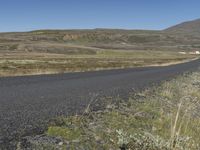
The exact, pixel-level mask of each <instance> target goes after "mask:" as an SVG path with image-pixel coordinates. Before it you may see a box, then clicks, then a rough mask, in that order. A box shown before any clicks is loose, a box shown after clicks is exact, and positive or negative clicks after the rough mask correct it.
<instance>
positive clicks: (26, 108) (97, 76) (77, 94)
mask: <svg viewBox="0 0 200 150" xmlns="http://www.w3.org/2000/svg"><path fill="white" fill-rule="evenodd" d="M199 66H200V60H195V61H192V62H188V63H184V64H179V65H173V66H167V67H145V68H135V69H120V70H109V71H98V72H86V73H68V74H58V75H38V76H26V77H7V78H0V149H1V148H2V149H6V148H7V149H11V146H12V145H15V144H16V143H15V142H16V141H17V140H18V139H19V138H20V137H21V136H26V135H31V134H33V133H36V134H38V133H40V132H42V130H43V129H44V128H45V127H46V126H45V124H46V122H47V121H48V120H49V119H51V118H54V117H56V116H60V115H72V114H75V113H80V112H82V111H83V110H84V109H85V108H86V107H87V105H88V103H90V101H91V100H94V101H96V99H98V100H97V101H96V102H95V105H94V108H95V107H96V108H98V107H99V108H100V107H101V104H102V103H105V101H104V102H103V100H101V98H100V97H105V96H120V97H124V98H125V97H126V96H128V94H129V92H132V91H133V89H135V90H137V89H140V88H143V87H147V86H149V85H151V84H152V83H159V82H160V81H163V80H167V79H170V78H173V77H175V76H176V75H179V74H182V73H184V72H185V71H193V70H195V69H197V68H198V67H199Z"/></svg>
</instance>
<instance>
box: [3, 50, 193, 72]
mask: <svg viewBox="0 0 200 150" xmlns="http://www.w3.org/2000/svg"><path fill="white" fill-rule="evenodd" d="M192 58H195V56H193V55H182V54H178V53H176V52H160V51H141V50H140V51H130V50H97V51H96V53H92V54H87V53H86V54H84V53H82V54H81V53H78V54H77V53H75V54H72V53H71V52H69V54H53V53H32V52H9V53H7V52H4V53H3V52H2V53H0V76H15V75H31V74H51V73H63V72H80V71H95V70H103V69H116V68H132V67H142V66H150V65H163V64H167V63H169V64H170V63H178V62H181V61H183V60H187V59H192Z"/></svg>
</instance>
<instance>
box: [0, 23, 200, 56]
mask: <svg viewBox="0 0 200 150" xmlns="http://www.w3.org/2000/svg"><path fill="white" fill-rule="evenodd" d="M99 49H120V50H127V49H128V50H163V51H164V50H167V51H182V50H184V51H194V50H199V49H200V19H198V20H194V21H188V22H184V23H181V24H178V25H175V26H173V27H170V28H167V29H165V30H163V31H152V30H123V29H93V30H89V29H87V30H37V31H30V32H12V33H0V52H1V51H15V52H18V51H26V52H50V53H59V54H60V53H81V52H84V53H92V52H95V51H96V50H99Z"/></svg>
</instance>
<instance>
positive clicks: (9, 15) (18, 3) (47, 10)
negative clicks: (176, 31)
mask: <svg viewBox="0 0 200 150" xmlns="http://www.w3.org/2000/svg"><path fill="white" fill-rule="evenodd" d="M197 18H200V0H0V32H5V31H29V30H35V29H72V28H73V29H77V28H125V29H164V28H166V27H169V26H171V25H174V24H177V23H180V22H182V21H186V20H193V19H197Z"/></svg>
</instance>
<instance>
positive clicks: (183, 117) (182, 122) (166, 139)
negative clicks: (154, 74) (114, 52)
mask: <svg viewBox="0 0 200 150" xmlns="http://www.w3.org/2000/svg"><path fill="white" fill-rule="evenodd" d="M199 91H200V71H199V72H194V73H188V74H185V75H183V76H180V77H177V78H176V79H173V80H171V81H166V82H164V83H162V85H161V86H159V87H158V86H156V87H152V88H150V89H146V90H144V91H143V92H141V93H136V94H132V95H130V98H129V100H128V101H124V102H122V103H120V104H110V105H108V106H107V107H106V109H105V110H101V111H96V112H92V111H89V110H90V108H89V107H88V108H87V109H86V111H85V112H84V113H83V114H82V115H76V116H70V117H59V118H56V119H54V120H52V121H51V122H50V124H49V128H48V130H47V131H46V132H45V134H44V135H43V136H41V137H40V138H38V139H34V140H30V141H29V145H30V146H31V147H32V148H35V149H44V148H48V149H72V150H79V149H88V150H89V149H91V150H93V149H109V150H116V149H121V150H198V149H199V147H200V143H199V141H200V135H199V133H200V115H199V113H200V93H199ZM43 137H46V138H48V137H49V138H50V137H51V138H58V139H59V142H57V143H56V142H54V143H52V142H51V141H50V140H49V141H48V142H46V143H45V142H41V141H43V140H42V138H43ZM38 141H40V142H38Z"/></svg>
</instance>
